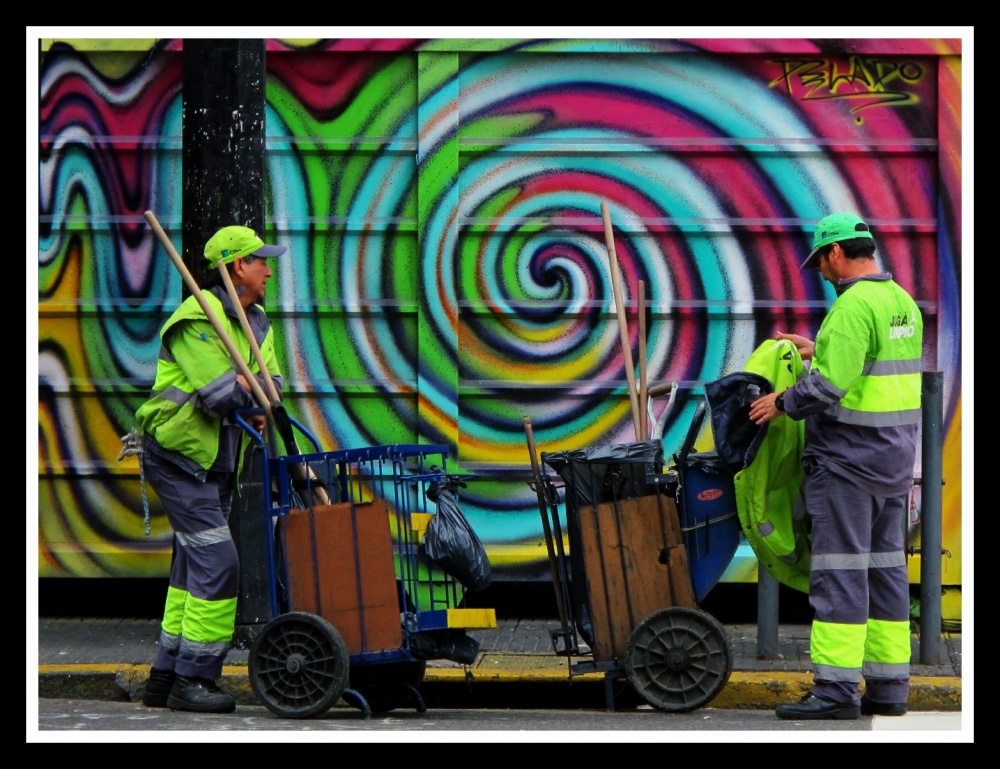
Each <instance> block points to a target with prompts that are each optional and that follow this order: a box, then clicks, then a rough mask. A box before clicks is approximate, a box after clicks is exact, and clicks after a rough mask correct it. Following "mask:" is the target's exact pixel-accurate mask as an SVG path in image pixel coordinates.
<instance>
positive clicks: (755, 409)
mask: <svg viewBox="0 0 1000 769" xmlns="http://www.w3.org/2000/svg"><path fill="white" fill-rule="evenodd" d="M778 395H779V393H768V394H767V395H762V396H761V397H759V398H758V399H757V400H755V401H754V402H753V403H751V404H750V421H752V422H754V423H755V424H758V425H762V424H764V423H765V422H770V421H771V420H772V419H775V418H776V417H780V416H781V415H782V414H784V413H785V412H783V411H778V407H777V406H775V405H774V401H775V399H776V398H777V397H778Z"/></svg>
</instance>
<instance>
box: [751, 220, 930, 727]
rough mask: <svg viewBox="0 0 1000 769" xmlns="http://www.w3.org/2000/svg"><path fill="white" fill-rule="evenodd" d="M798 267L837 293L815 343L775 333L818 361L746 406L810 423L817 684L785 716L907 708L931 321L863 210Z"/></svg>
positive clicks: (828, 226) (820, 234)
mask: <svg viewBox="0 0 1000 769" xmlns="http://www.w3.org/2000/svg"><path fill="white" fill-rule="evenodd" d="M802 268H803V269H814V270H819V271H820V272H821V273H822V274H823V278H824V279H825V280H827V281H829V282H830V283H832V284H833V286H834V287H835V289H836V292H837V299H836V301H835V302H834V303H833V305H832V306H831V307H830V310H829V312H828V313H827V315H826V317H825V318H824V319H823V322H822V324H821V325H820V328H819V333H818V334H817V335H816V340H815V342H812V341H810V340H809V339H807V338H805V337H803V336H800V335H798V334H786V333H778V334H777V338H778V339H788V340H790V341H791V342H792V343H793V344H794V345H795V346H796V348H797V349H798V350H799V353H800V354H801V356H802V358H803V360H807V361H811V363H810V366H809V368H808V370H807V371H806V372H805V374H804V376H803V377H802V378H801V379H799V381H797V382H796V383H795V384H794V385H793V386H791V387H789V388H788V389H786V390H784V391H783V392H776V393H771V394H768V395H765V396H763V397H761V398H759V399H757V400H755V401H754V402H753V403H752V404H751V407H750V419H751V420H753V421H754V422H755V423H756V424H765V423H766V422H768V421H770V420H772V419H776V418H779V417H781V416H783V415H787V416H788V417H789V418H791V419H796V420H799V419H805V420H806V421H805V443H804V445H803V451H802V465H803V468H804V472H805V477H804V480H803V484H802V496H803V501H804V504H805V511H806V514H807V515H808V516H809V518H810V522H811V532H810V537H811V550H810V552H811V565H810V573H809V604H810V606H811V607H812V609H813V611H814V615H813V621H812V628H811V634H810V641H809V650H810V656H811V658H812V664H813V687H812V689H811V691H810V692H809V693H808V694H806V695H805V697H803V698H802V700H801V701H799V702H796V703H786V704H781V705H779V706H778V707H777V709H776V711H775V715H777V717H778V718H783V719H795V720H800V719H803V720H804V719H830V718H837V719H850V718H857V717H858V716H859V715H861V714H864V715H883V716H902V715H904V714H905V713H906V706H907V700H908V697H909V690H910V594H909V580H908V577H907V569H906V514H907V510H908V499H909V492H910V489H911V487H912V485H913V477H914V463H915V460H916V450H917V440H918V431H919V427H920V418H921V410H920V389H921V375H920V358H921V351H922V345H923V320H922V318H921V315H920V311H919V309H918V308H917V305H916V302H914V300H913V298H912V297H911V296H910V295H909V294H908V293H907V292H906V291H905V290H904V289H903V288H901V287H900V286H899V285H898V284H897V283H895V282H894V281H893V280H892V275H890V274H889V273H887V272H881V271H879V269H878V267H877V266H876V263H875V240H874V238H873V236H872V233H871V231H870V230H869V228H868V225H867V224H865V222H864V221H862V220H861V218H860V217H858V216H857V215H855V214H853V213H835V214H830V215H829V216H827V217H825V218H824V219H822V220H821V221H820V222H819V224H818V225H817V226H816V231H815V234H814V236H813V249H812V252H811V253H810V254H809V256H808V258H807V259H806V260H805V262H804V263H803V264H802ZM862 679H864V683H865V692H864V696H862V695H861V693H860V684H861V681H862Z"/></svg>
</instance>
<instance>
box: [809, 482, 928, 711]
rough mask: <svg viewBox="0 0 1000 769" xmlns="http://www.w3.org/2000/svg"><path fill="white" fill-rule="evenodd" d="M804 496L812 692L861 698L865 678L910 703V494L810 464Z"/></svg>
mask: <svg viewBox="0 0 1000 769" xmlns="http://www.w3.org/2000/svg"><path fill="white" fill-rule="evenodd" d="M803 493H804V494H805V499H806V508H807V510H808V512H809V515H810V516H811V518H812V522H811V539H812V543H811V567H810V575H809V603H810V605H811V606H812V608H813V610H814V611H815V616H814V619H813V624H812V633H811V637H810V656H811V657H812V663H813V669H814V679H815V685H814V688H813V691H814V692H815V693H816V694H817V695H819V696H820V697H823V698H825V699H829V700H832V701H834V702H852V703H857V702H859V701H860V693H859V688H858V684H859V683H860V682H861V680H862V678H864V680H865V685H866V688H867V690H868V693H869V696H870V697H871V698H872V699H874V700H875V701H877V702H883V703H896V702H899V703H905V702H906V700H907V697H908V695H909V663H910V649H911V645H910V644H911V639H910V591H909V578H908V575H907V571H906V552H905V546H906V531H905V525H906V511H907V502H908V496H907V495H902V496H900V497H888V498H887V497H876V496H872V495H870V494H866V493H865V492H863V491H861V490H860V489H858V488H857V487H856V486H855V485H854V484H852V483H851V482H850V481H848V480H847V479H845V478H842V477H840V476H838V475H836V474H834V473H831V472H830V471H829V470H827V468H825V467H822V466H815V467H812V468H810V469H809V471H808V473H807V476H806V479H805V481H804V484H803Z"/></svg>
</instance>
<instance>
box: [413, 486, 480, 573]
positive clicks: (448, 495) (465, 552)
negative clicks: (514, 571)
mask: <svg viewBox="0 0 1000 769" xmlns="http://www.w3.org/2000/svg"><path fill="white" fill-rule="evenodd" d="M459 486H463V487H464V486H465V484H464V483H463V482H462V481H461V479H460V478H459V476H455V475H444V476H442V477H441V479H440V480H438V481H434V482H433V483H431V484H430V485H429V486H428V488H427V497H428V498H429V499H430V500H431V501H433V502H435V503H436V504H437V514H436V515H434V516H432V517H431V520H430V523H428V524H427V531H426V532H425V533H424V540H423V548H424V553H425V554H426V555H427V557H428V558H429V559H430V560H431V561H433V562H434V563H436V564H437V565H439V566H440V567H441V568H442V569H444V571H445V572H446V573H447V574H450V575H451V576H452V577H454V578H455V579H457V580H458V581H459V582H460V583H461V584H462V585H463V586H464V587H465V588H466V589H467V590H473V591H478V590H485V589H486V588H487V587H489V585H490V582H491V581H492V579H493V570H492V569H491V567H490V559H489V557H488V556H487V555H486V549H485V548H484V547H483V543H482V542H481V541H480V540H479V537H477V536H476V532H474V531H473V530H472V527H471V526H470V525H469V522H468V521H467V520H465V516H464V515H463V514H462V511H461V510H460V509H459V507H458V488H459Z"/></svg>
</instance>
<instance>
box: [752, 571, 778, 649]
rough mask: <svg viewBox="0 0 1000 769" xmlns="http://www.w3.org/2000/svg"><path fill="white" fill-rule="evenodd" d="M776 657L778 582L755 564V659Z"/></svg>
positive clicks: (769, 573)
mask: <svg viewBox="0 0 1000 769" xmlns="http://www.w3.org/2000/svg"><path fill="white" fill-rule="evenodd" d="M777 657H778V580H777V579H775V578H774V576H773V575H772V574H771V572H769V571H768V570H767V569H765V568H764V567H763V566H761V565H760V563H758V564H757V659H759V660H773V659H777Z"/></svg>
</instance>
